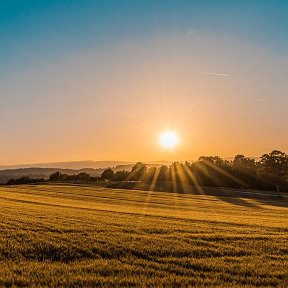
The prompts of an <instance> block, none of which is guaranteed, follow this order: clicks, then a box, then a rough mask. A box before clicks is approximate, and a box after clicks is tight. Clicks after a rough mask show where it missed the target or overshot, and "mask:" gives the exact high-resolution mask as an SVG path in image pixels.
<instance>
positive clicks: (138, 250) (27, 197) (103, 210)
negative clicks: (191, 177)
mask: <svg viewBox="0 0 288 288" xmlns="http://www.w3.org/2000/svg"><path fill="white" fill-rule="evenodd" d="M226 190H227V189H226ZM226 192H227V191H226ZM233 193H234V194H235V191H234V192H233ZM236 194H237V193H236ZM223 195H224V194H223ZM225 195H226V194H225ZM263 197H264V196H263ZM265 198H266V199H265ZM285 201H286V200H285V198H284V200H283V198H282V199H278V198H275V197H274V198H272V197H271V198H267V197H264V198H261V197H255V198H251V197H250V198H243V197H239V196H238V197H224V196H221V193H216V194H215V195H214V196H211V195H192V194H177V193H165V192H147V191H139V190H137V191H136V190H121V189H109V188H101V187H92V186H81V185H26V186H15V187H4V186H3V187H0V219H1V222H0V287H36V286H38V287H39V286H41V287H99V286H100V287H193V286H197V287H256V286H257V287H287V259H288V257H287V252H288V248H287V232H288V227H287V226H288V225H287V224H288V223H287V216H288V209H287V202H285Z"/></svg>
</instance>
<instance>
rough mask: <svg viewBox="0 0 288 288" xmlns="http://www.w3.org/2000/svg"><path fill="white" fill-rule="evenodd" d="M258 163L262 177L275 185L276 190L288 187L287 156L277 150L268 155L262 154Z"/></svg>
mask: <svg viewBox="0 0 288 288" xmlns="http://www.w3.org/2000/svg"><path fill="white" fill-rule="evenodd" d="M260 163H261V165H262V171H260V174H261V175H262V177H265V179H266V180H267V181H268V182H270V183H271V184H273V183H274V185H276V190H277V191H279V190H280V187H282V189H283V187H284V189H285V187H286V188H287V187H288V155H287V154H285V153H284V152H281V151H279V150H273V151H272V152H271V153H269V154H264V155H262V157H261V160H260Z"/></svg>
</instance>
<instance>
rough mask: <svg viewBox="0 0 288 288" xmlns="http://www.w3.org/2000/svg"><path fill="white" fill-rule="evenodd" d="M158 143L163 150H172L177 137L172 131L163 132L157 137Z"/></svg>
mask: <svg viewBox="0 0 288 288" xmlns="http://www.w3.org/2000/svg"><path fill="white" fill-rule="evenodd" d="M159 143H160V145H161V146H162V147H163V148H167V149H172V148H174V147H175V146H176V145H177V144H178V143H179V139H178V135H177V133H175V132H174V131H165V132H162V133H161V134H160V135H159Z"/></svg>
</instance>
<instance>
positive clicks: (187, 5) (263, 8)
mask: <svg viewBox="0 0 288 288" xmlns="http://www.w3.org/2000/svg"><path fill="white" fill-rule="evenodd" d="M287 12H288V1H285V0H276V1H272V0H270V1H269V0H258V1H257V0H254V1H253V0H252V1H251V0H241V1H228V0H226V1H223V0H218V1H215V0H212V1H211V0H210V1H209V0H207V1H200V0H198V1H193V0H192V1H191V0H177V1H176V0H162V1H161V0H158V1H157V0H153V1H149V0H138V1H135V0H118V1H115V0H114V1H112V0H95V1H93V0H92V1H91V0H90V1H89V0H88V1H87V0H81V1H80V0H78V1H75V0H70V1H67V0H66V1H63V0H62V1H60V0H58V1H55V0H50V1H47V0H34V1H31V0H25V1H23V0H18V1H15V0H1V1H0V43H1V46H0V57H1V58H0V60H1V63H2V64H1V68H0V69H1V71H2V72H3V70H4V71H5V69H11V65H12V67H13V66H14V65H16V66H17V65H18V66H19V65H20V64H21V63H23V64H25V65H26V61H33V60H35V61H37V59H39V58H41V57H44V58H46V57H48V58H49V57H57V56H61V55H62V54H67V53H71V52H74V51H79V50H80V51H81V50H87V49H94V48H95V47H98V46H105V45H113V44H115V42H119V41H126V40H129V39H135V38H136V39H137V38H140V39H141V38H145V37H149V36H151V35H152V36H157V35H158V36H159V37H161V35H163V34H164V33H170V32H171V31H186V30H187V31H190V30H191V31H201V32H203V33H205V32H206V33H210V34H215V35H233V36H235V37H240V38H244V39H246V40H249V41H253V42H255V43H257V44H259V45H265V46H266V47H267V48H269V49H275V51H277V52H279V53H280V52H281V53H284V52H285V51H287V49H288V37H287V31H288V17H287Z"/></svg>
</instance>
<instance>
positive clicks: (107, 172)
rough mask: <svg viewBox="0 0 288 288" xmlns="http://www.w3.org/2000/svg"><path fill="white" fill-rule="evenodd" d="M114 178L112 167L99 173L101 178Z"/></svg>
mask: <svg viewBox="0 0 288 288" xmlns="http://www.w3.org/2000/svg"><path fill="white" fill-rule="evenodd" d="M113 178H114V171H113V170H112V169H110V168H109V169H106V170H104V171H103V173H102V175H101V179H102V180H112V179H113Z"/></svg>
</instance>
